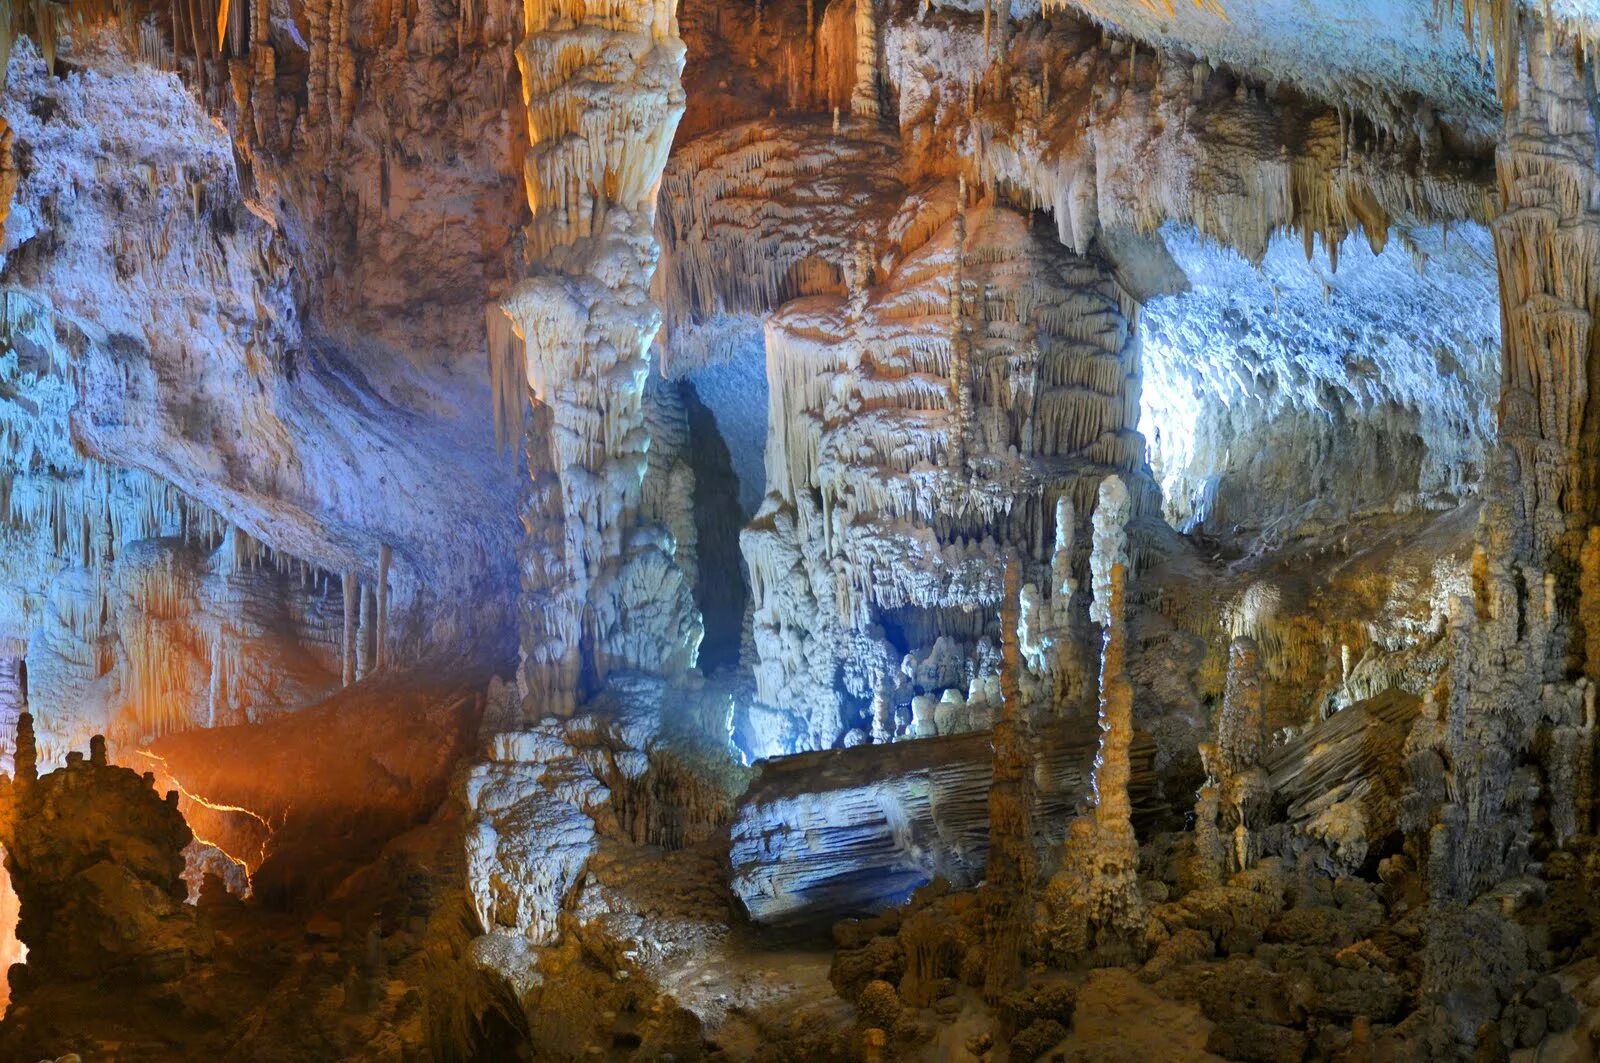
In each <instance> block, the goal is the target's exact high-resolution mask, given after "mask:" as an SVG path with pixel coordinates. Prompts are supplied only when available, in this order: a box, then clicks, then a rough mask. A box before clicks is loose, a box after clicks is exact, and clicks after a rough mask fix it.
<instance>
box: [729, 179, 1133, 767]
mask: <svg viewBox="0 0 1600 1063" xmlns="http://www.w3.org/2000/svg"><path fill="white" fill-rule="evenodd" d="M952 192H956V193H957V194H956V195H951V193H952ZM904 210H905V211H906V212H908V213H909V214H911V215H912V220H910V221H909V222H908V223H907V224H906V226H905V231H907V232H908V233H909V234H919V239H920V243H918V244H916V245H906V247H905V250H904V252H903V254H904V257H903V259H900V260H899V261H898V264H897V265H895V266H894V267H893V269H892V270H891V272H890V273H889V275H888V276H887V277H886V278H885V281H884V284H883V285H882V286H881V287H877V288H867V287H860V286H858V287H857V288H855V289H854V290H853V294H852V295H850V296H847V297H845V298H844V299H838V298H828V297H817V298H814V299H806V300H799V301H796V302H793V303H790V304H789V305H787V306H786V307H785V308H784V309H783V311H782V312H781V313H780V314H778V315H777V316H776V317H775V318H774V319H773V321H772V322H771V323H770V324H769V326H768V334H767V350H768V365H769V378H770V380H771V382H772V390H771V395H770V400H769V401H770V405H769V423H770V425H771V432H770V435H769V442H768V450H767V471H768V481H769V494H768V497H767V500H766V502H765V503H764V504H763V508H762V510H761V512H760V513H759V514H757V516H756V519H755V520H754V521H753V522H752V524H751V525H750V527H749V528H748V529H747V530H746V532H745V533H744V544H745V556H746V562H747V564H748V565H749V568H750V572H751V579H752V583H751V586H752V595H753V604H754V633H755V645H756V651H757V654H758V657H759V663H758V664H757V665H756V669H755V674H756V686H757V698H758V699H759V700H760V701H762V702H765V703H767V704H770V705H774V706H779V707H784V708H787V709H788V710H789V711H790V712H796V711H799V710H801V708H802V707H804V708H803V711H804V712H805V714H806V718H804V719H799V720H797V721H796V725H795V727H794V729H793V730H792V731H791V732H790V733H789V734H788V735H786V736H778V742H779V744H778V745H776V746H775V747H771V748H769V749H763V750H760V751H758V752H760V753H766V752H772V751H777V750H781V749H782V748H784V747H783V744H782V743H784V742H787V743H789V746H788V748H791V749H793V748H815V747H817V746H827V745H831V744H833V743H834V742H836V741H838V739H839V737H840V735H841V734H842V732H843V731H844V730H845V729H847V725H848V722H849V720H850V718H851V716H852V715H853V714H854V713H855V712H858V711H860V710H859V709H857V708H856V707H855V705H857V704H861V703H864V702H865V701H866V700H867V699H868V698H869V697H870V696H871V694H872V692H873V691H874V690H875V689H877V687H878V686H879V685H880V684H882V683H884V682H885V681H888V682H889V683H890V684H891V685H893V683H894V676H893V674H892V673H893V670H894V668H895V666H896V665H897V664H898V657H899V652H897V650H896V648H895V646H894V645H893V643H892V642H890V641H889V640H888V639H887V638H886V637H885V635H884V634H883V632H884V629H885V628H886V627H888V626H889V625H893V626H894V627H896V628H898V629H900V630H902V631H903V632H904V633H905V634H904V636H903V637H904V638H905V639H906V644H907V649H908V650H910V651H911V652H912V653H913V654H914V655H917V656H920V655H922V654H923V653H926V652H927V648H928V647H930V646H931V645H932V644H933V643H934V642H936V641H937V640H938V639H940V638H949V639H951V640H952V642H953V643H954V644H955V645H957V646H959V647H961V648H962V651H963V652H964V654H965V655H966V656H967V657H968V660H969V661H970V662H971V663H970V664H969V666H968V668H967V671H969V672H971V673H972V674H973V675H979V676H981V675H982V674H984V672H985V671H987V670H988V669H992V667H993V665H992V664H990V665H988V666H987V668H986V667H985V666H984V665H983V663H982V662H983V660H984V659H985V652H987V654H988V659H989V660H991V661H992V659H993V649H992V646H993V644H994V641H995V640H993V639H992V635H991V633H990V632H989V631H988V623H989V621H988V620H987V619H986V617H987V616H989V615H992V613H991V612H990V611H991V610H993V609H994V608H995V607H996V605H997V604H998V601H999V591H1000V587H999V580H998V570H999V567H1000V566H999V562H998V558H999V554H1000V551H1001V550H1002V549H1005V548H1008V547H1011V548H1017V549H1020V550H1023V551H1025V553H1026V555H1027V556H1029V557H1030V558H1032V557H1038V558H1040V559H1041V560H1044V561H1046V562H1048V557H1049V554H1048V553H1047V552H1046V545H1047V544H1048V543H1051V542H1053V532H1054V523H1055V512H1056V502H1057V499H1059V498H1062V497H1066V498H1068V499H1069V500H1071V501H1072V502H1073V504H1074V507H1075V511H1076V512H1087V511H1088V509H1089V506H1088V502H1089V499H1090V497H1092V492H1093V490H1094V485H1095V484H1096V483H1097V482H1098V477H1099V476H1103V475H1104V474H1105V472H1106V471H1108V470H1119V471H1122V472H1124V473H1126V474H1128V475H1130V476H1131V477H1133V478H1134V482H1135V483H1136V484H1139V485H1142V486H1141V487H1140V488H1139V489H1138V492H1137V494H1136V497H1135V501H1134V505H1135V506H1136V512H1137V513H1138V514H1141V515H1145V516H1151V515H1153V513H1154V506H1155V496H1154V494H1153V492H1152V491H1151V490H1150V486H1149V481H1148V480H1144V479H1140V478H1138V476H1137V468H1136V466H1137V460H1138V454H1139V453H1140V451H1141V445H1140V442H1139V439H1138V436H1137V435H1136V433H1135V432H1134V431H1133V429H1132V424H1133V423H1134V421H1135V416H1134V413H1133V410H1134V407H1135V406H1136V403H1137V381H1138V377H1137V345H1136V343H1135V341H1134V340H1133V339H1132V337H1131V336H1130V334H1129V331H1128V325H1127V320H1126V318H1125V316H1124V314H1123V311H1122V302H1121V296H1120V294H1119V289H1118V287H1117V285H1116V282H1115V281H1114V280H1113V279H1112V278H1111V277H1110V276H1109V274H1108V271H1107V270H1106V269H1105V267H1104V266H1103V265H1102V264H1101V263H1099V262H1098V261H1096V260H1094V259H1084V258H1078V257H1076V256H1073V255H1071V254H1069V253H1067V252H1065V251H1063V250H1062V249H1060V248H1059V247H1052V246H1051V241H1050V238H1049V237H1048V236H1047V235H1045V234H1041V233H1040V232H1038V231H1037V230H1036V229H1034V228H1032V227H1031V226H1030V225H1029V224H1028V223H1027V221H1026V220H1025V219H1024V218H1022V217H1021V216H1019V215H1016V214H1014V213H1011V212H1009V211H1005V210H1003V209H1000V208H997V207H994V206H990V205H987V204H985V205H980V206H977V207H973V208H971V209H969V208H968V206H967V205H966V204H965V203H961V202H959V191H958V190H956V189H952V188H949V187H948V186H946V188H945V189H943V191H942V194H940V195H938V196H935V197H932V198H929V199H925V200H917V199H913V200H910V201H908V202H907V204H906V206H905V208H904ZM940 219H943V220H942V221H941V220H940ZM962 232H965V234H966V235H965V239H962V240H960V246H959V248H958V247H957V238H958V236H957V234H959V233H962ZM858 279H859V280H860V281H861V282H864V281H865V278H864V276H860V275H859V274H858ZM952 286H956V287H957V291H958V293H959V294H960V298H954V297H953V296H952V295H951V288H952ZM1019 339H1020V340H1021V342H1022V343H1023V346H1022V347H1020V349H1019V347H1018V346H1017V343H1018V341H1019ZM963 366H965V368H966V372H965V374H964V375H965V379H957V375H961V374H959V373H958V370H960V369H961V368H962V367H963ZM953 374H956V375H953ZM963 393H970V395H971V397H972V398H971V402H972V406H971V409H970V411H969V413H968V416H967V418H965V419H963V417H962V416H961V412H962V411H961V409H960V403H959V401H958V400H959V397H960V395H962V394H963ZM958 441H959V443H960V446H959V451H958V447H957V443H958ZM958 452H959V453H961V454H963V455H964V458H963V460H961V461H956V462H952V455H953V454H955V453H958ZM985 642H987V644H988V646H989V647H991V648H990V649H988V650H987V651H985V650H984V649H983V646H982V644H983V643H985ZM989 674H992V672H990V673H989ZM841 678H842V680H843V682H842V684H841V682H840V680H841ZM958 685H960V686H966V685H967V684H966V683H965V682H959V683H958ZM841 687H842V689H841ZM928 693H930V694H934V695H938V694H939V693H940V691H938V690H929V691H928ZM855 699H859V701H856V700H855ZM967 700H968V701H969V702H970V701H971V700H972V699H971V695H970V693H969V694H968V695H967Z"/></svg>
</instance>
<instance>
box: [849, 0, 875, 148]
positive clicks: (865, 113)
mask: <svg viewBox="0 0 1600 1063" xmlns="http://www.w3.org/2000/svg"><path fill="white" fill-rule="evenodd" d="M855 5H856V83H855V88H854V90H853V91H852V92H851V94H850V113H851V114H853V115H855V116H856V117H857V118H860V119H862V120H864V121H867V122H876V121H877V120H878V118H879V115H880V113H881V112H880V105H879V102H878V15H877V12H876V11H874V10H873V0H855Z"/></svg>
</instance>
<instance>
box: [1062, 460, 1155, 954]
mask: <svg viewBox="0 0 1600 1063" xmlns="http://www.w3.org/2000/svg"><path fill="white" fill-rule="evenodd" d="M1131 510H1132V503H1131V499H1130V498H1129V496H1128V488H1127V485H1126V484H1124V483H1123V482H1122V479H1121V477H1118V476H1108V477H1106V478H1105V480H1103V481H1102V482H1101V484H1100V492H1099V497H1098V498H1097V500H1096V505H1095V510H1094V517H1093V523H1094V550H1093V553H1092V554H1091V555H1090V558H1089V567H1090V572H1091V575H1092V577H1093V588H1094V599H1093V601H1092V602H1091V603H1090V608H1089V616H1090V619H1092V620H1093V621H1094V622H1095V623H1097V624H1099V625H1101V628H1102V635H1101V651H1100V748H1099V751H1098V753H1097V754H1096V756H1095V769H1094V778H1093V786H1092V788H1093V794H1092V796H1093V801H1094V809H1093V812H1092V814H1090V815H1086V816H1082V817H1080V818H1078V819H1076V820H1074V821H1073V823H1072V825H1071V826H1070V827H1069V828H1068V834H1067V843H1066V847H1065V849H1064V851H1063V854H1062V866H1061V871H1060V872H1058V873H1057V874H1056V875H1055V877H1054V878H1052V879H1051V880H1050V885H1049V888H1048V889H1047V890H1046V892H1045V906H1046V908H1047V910H1048V913H1049V914H1048V918H1046V919H1045V920H1044V921H1043V924H1042V926H1041V932H1042V935H1043V940H1042V941H1041V945H1042V947H1043V948H1044V950H1045V951H1046V952H1047V953H1049V954H1051V955H1053V956H1054V957H1056V958H1057V959H1061V960H1068V961H1076V960H1079V959H1082V958H1083V957H1084V956H1085V955H1086V954H1088V953H1091V952H1096V953H1098V954H1099V955H1100V956H1101V957H1103V958H1106V959H1109V960H1111V961H1112V962H1123V961H1125V960H1127V959H1129V958H1130V957H1134V956H1137V955H1139V954H1140V953H1141V952H1142V951H1143V948H1144V929H1145V908H1144V899H1143V898H1142V897H1141V895H1140V893H1139V878H1138V872H1139V844H1138V840H1137V839H1136V838H1135V836H1134V833H1133V804H1132V802H1131V800H1130V799H1129V796H1128V780H1129V777H1130V775H1131V774H1132V765H1131V761H1132V746H1133V683H1132V680H1131V679H1130V678H1129V677H1128V626H1127V621H1126V618H1125V617H1124V609H1125V606H1126V601H1127V587H1128V533H1127V523H1128V518H1129V516H1130V515H1131Z"/></svg>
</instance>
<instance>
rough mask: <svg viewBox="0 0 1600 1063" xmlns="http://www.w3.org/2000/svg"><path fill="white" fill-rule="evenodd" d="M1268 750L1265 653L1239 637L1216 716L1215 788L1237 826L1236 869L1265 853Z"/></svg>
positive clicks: (1234, 827) (1231, 649)
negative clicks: (1263, 762)
mask: <svg viewBox="0 0 1600 1063" xmlns="http://www.w3.org/2000/svg"><path fill="white" fill-rule="evenodd" d="M1266 747H1267V720H1266V712H1265V709H1264V707H1263V698H1262V691H1261V653H1260V651H1259V650H1258V649H1257V648H1256V644H1255V640H1253V639H1251V638H1249V637H1246V636H1240V637H1238V638H1235V639H1234V640H1233V642H1232V644H1231V645H1230V646H1229V647H1228V677H1227V685H1226V689H1225V690H1224V691H1223V695H1222V708H1221V709H1220V710H1219V712H1218V715H1217V739H1216V749H1215V753H1214V755H1213V756H1212V757H1209V758H1207V759H1209V760H1211V761H1212V762H1213V763H1212V767H1213V769H1214V771H1215V773H1216V778H1215V785H1216V786H1218V787H1219V788H1220V790H1221V794H1222V797H1223V800H1224V801H1225V802H1226V805H1227V809H1226V815H1225V816H1224V823H1225V824H1226V825H1227V826H1229V827H1231V828H1232V831H1233V837H1234V845H1233V861H1232V863H1233V868H1234V869H1235V870H1245V869H1247V868H1250V867H1252V866H1254V864H1255V862H1256V859H1257V858H1258V857H1259V855H1260V841H1259V835H1258V832H1259V831H1260V829H1261V827H1262V826H1263V817H1264V816H1265V814H1266V811H1267V803H1268V801H1269V800H1270V797H1271V794H1270V790H1269V787H1268V783H1267V778H1266V773H1265V772H1263V771H1262V770H1261V760H1262V756H1263V754H1264V753H1265V752H1266Z"/></svg>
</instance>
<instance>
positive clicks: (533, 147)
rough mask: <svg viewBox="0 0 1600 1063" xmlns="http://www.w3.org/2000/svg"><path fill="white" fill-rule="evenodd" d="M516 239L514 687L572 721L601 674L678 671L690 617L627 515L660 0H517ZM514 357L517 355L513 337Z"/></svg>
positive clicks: (666, 539) (646, 337) (535, 705)
mask: <svg viewBox="0 0 1600 1063" xmlns="http://www.w3.org/2000/svg"><path fill="white" fill-rule="evenodd" d="M525 9H526V10H525V25H524V31H525V32H524V39H523V41H522V43H521V44H520V45H519V46H518V52H517V54H518V62H519V64H520V66H521V70H522V88H523V99H524V101H525V103H526V104H527V109H528V142H529V148H528V157H527V159H526V162H525V174H526V192H527V199H528V206H529V209H530V210H531V211H532V214H533V218H532V221H531V222H530V223H529V226H528V228H527V232H526V239H527V242H528V249H529V251H530V253H532V254H533V255H534V256H536V264H535V265H534V267H533V268H532V270H531V271H530V275H529V276H528V278H527V279H526V280H524V281H522V282H521V283H519V284H518V285H517V286H516V287H515V288H513V289H512V291H511V292H510V293H508V294H507V295H506V297H505V298H504V299H503V300H502V302H501V306H502V307H503V308H504V310H505V312H506V315H507V316H508V317H509V318H510V319H511V322H512V325H513V327H514V329H515V331H516V334H517V335H518V336H519V337H520V338H521V339H522V341H523V342H522V347H521V351H520V355H521V357H520V359H519V367H520V373H517V374H506V373H498V374H497V375H496V381H497V382H498V383H499V384H500V385H501V386H502V387H503V386H506V385H507V384H508V383H510V382H513V381H515V382H516V384H517V386H519V387H520V384H521V380H523V379H525V380H526V384H527V387H528V389H529V390H530V392H531V395H532V401H533V410H532V413H531V417H530V418H529V422H528V424H529V427H528V435H527V442H526V450H527V459H528V469H529V472H530V474H531V475H532V477H533V484H532V488H531V490H530V491H529V493H528V495H527V499H526V503H525V506H524V513H523V522H524V524H525V526H526V528H527V531H528V540H527V542H526V544H525V545H524V548H523V552H522V569H523V586H524V594H523V598H522V601H521V604H520V607H519V615H520V617H521V621H522V656H523V660H524V664H523V668H522V672H521V686H522V688H523V689H524V690H525V691H526V698H527V701H528V707H529V710H530V711H531V712H533V713H535V714H542V713H546V712H554V713H556V714H558V715H562V716H566V715H571V713H572V712H573V711H574V709H575V708H576V706H577V703H578V700H579V697H580V695H581V694H583V693H586V692H589V691H591V690H592V689H593V687H594V684H596V683H598V682H600V681H603V680H604V679H605V678H606V676H607V675H608V674H609V673H610V672H611V671H613V670H615V669H619V668H620V669H644V670H647V671H659V672H662V673H671V672H674V671H681V670H683V669H686V668H688V667H690V666H691V665H693V663H694V660H695V656H696V653H697V651H698V649H699V643H700V638H701V626H700V620H699V616H698V614H697V612H696V610H695V607H694V603H693V597H692V589H691V588H692V584H691V582H690V581H689V580H688V579H686V578H685V575H684V573H683V572H682V570H681V569H679V568H678V567H677V565H676V564H675V563H674V560H673V552H674V550H675V545H674V544H673V542H672V540H671V535H670V532H668V531H667V530H666V529H664V528H661V527H660V526H659V525H656V524H654V523H651V522H643V521H641V520H640V519H639V512H638V511H639V502H640V491H641V487H642V484H643V481H644V476H645V471H646V463H647V461H648V453H649V448H650V434H649V431H648V428H647V425H646V421H645V415H644V402H643V400H644V381H645V376H646V374H647V372H648V369H649V357H650V355H649V352H650V346H651V344H652V342H653V341H654V339H655V336H656V332H657V330H658V329H659V328H660V325H661V315H660V311H659V310H658V309H657V308H656V305H655V303H654V302H652V301H651V299H650V294H649V293H650V283H651V277H652V275H653V273H654V271H655V266H656V259H657V255H658V247H657V244H656V238H655V233H654V205H655V194H656V187H657V183H658V182H659V181H660V179H661V173H662V169H663V168H664V166H665V165H666V157H667V149H668V147H669V146H670V144H671V141H672V133H673V130H674V129H675V128H676V126H677V122H678V118H679V116H680V115H681V114H682V112H683V89H682V87H681V85H680V82H679V78H680V73H681V70H682V66H683V44H682V42H681V41H679V40H678V38H677V35H676V33H677V28H676V16H675V14H674V12H673V8H672V6H671V5H670V4H669V5H661V4H635V5H633V6H632V7H629V8H626V9H619V10H616V11H610V10H607V11H604V12H601V11H590V10H589V9H587V8H585V7H584V6H583V5H581V4H577V5H572V4H567V5H563V4H560V3H556V4H545V3H542V2H539V0H527V2H526V4H525ZM513 350H515V348H513Z"/></svg>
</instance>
